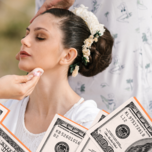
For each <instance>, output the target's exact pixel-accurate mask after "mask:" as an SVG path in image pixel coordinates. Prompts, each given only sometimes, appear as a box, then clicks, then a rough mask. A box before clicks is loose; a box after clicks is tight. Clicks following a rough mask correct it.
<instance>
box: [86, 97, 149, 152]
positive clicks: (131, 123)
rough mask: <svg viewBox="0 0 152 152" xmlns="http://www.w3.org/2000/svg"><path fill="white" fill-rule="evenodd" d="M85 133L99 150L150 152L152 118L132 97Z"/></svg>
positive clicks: (109, 151) (103, 151) (105, 151)
mask: <svg viewBox="0 0 152 152" xmlns="http://www.w3.org/2000/svg"><path fill="white" fill-rule="evenodd" d="M87 134H88V135H89V137H90V138H91V140H92V141H93V142H94V143H95V144H96V146H97V148H98V149H99V150H100V152H151V151H152V119H151V118H150V116H149V115H148V114H147V113H146V111H145V110H144V109H143V107H142V106H141V104H140V103H139V102H138V100H137V99H136V98H135V97H134V98H131V99H129V100H128V101H126V102H125V103H124V104H123V105H122V106H120V107H119V108H117V109H116V110H115V111H113V112H112V113H111V114H110V115H108V116H106V118H104V119H103V120H102V121H101V122H99V123H98V124H97V125H95V126H93V127H92V128H91V129H90V130H89V131H88V132H87Z"/></svg>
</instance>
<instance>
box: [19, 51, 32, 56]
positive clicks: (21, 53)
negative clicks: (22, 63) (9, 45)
mask: <svg viewBox="0 0 152 152" xmlns="http://www.w3.org/2000/svg"><path fill="white" fill-rule="evenodd" d="M20 55H21V56H23V55H26V56H31V55H30V54H28V53H27V52H26V51H20Z"/></svg>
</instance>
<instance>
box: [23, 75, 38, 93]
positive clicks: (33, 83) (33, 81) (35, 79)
mask: <svg viewBox="0 0 152 152" xmlns="http://www.w3.org/2000/svg"><path fill="white" fill-rule="evenodd" d="M39 79H40V75H39V76H34V77H33V78H32V79H31V80H30V81H28V82H26V83H23V84H21V85H22V87H23V88H24V89H25V90H26V91H25V92H27V91H28V90H30V89H31V88H32V87H34V88H35V86H36V84H37V83H38V81H39Z"/></svg>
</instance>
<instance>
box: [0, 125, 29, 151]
mask: <svg viewBox="0 0 152 152" xmlns="http://www.w3.org/2000/svg"><path fill="white" fill-rule="evenodd" d="M0 152H31V151H30V150H29V149H28V148H27V147H26V146H25V145H23V144H22V143H21V142H20V141H19V140H18V139H17V138H16V137H15V136H14V135H13V134H12V133H11V132H10V131H9V130H8V129H7V128H6V127H5V126H3V124H0Z"/></svg>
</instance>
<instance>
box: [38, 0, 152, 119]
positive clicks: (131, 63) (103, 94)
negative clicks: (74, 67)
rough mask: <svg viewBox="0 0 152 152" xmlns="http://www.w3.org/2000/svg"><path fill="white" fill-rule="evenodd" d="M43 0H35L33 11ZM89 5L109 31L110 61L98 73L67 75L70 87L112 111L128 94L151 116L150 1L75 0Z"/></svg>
mask: <svg viewBox="0 0 152 152" xmlns="http://www.w3.org/2000/svg"><path fill="white" fill-rule="evenodd" d="M44 1H45V0H36V11H38V9H39V8H40V6H41V5H42V4H43V2H44ZM80 4H84V5H85V6H87V7H89V10H90V11H92V12H93V13H94V14H95V15H96V16H97V17H98V19H99V21H100V23H101V24H104V25H105V26H106V27H107V28H108V29H109V30H110V32H111V33H112V35H113V37H114V39H115V43H114V47H113V60H112V63H111V64H110V66H109V67H108V68H107V69H106V70H105V71H104V72H101V73H100V74H98V75H96V76H94V77H91V78H87V77H84V76H81V75H80V74H79V75H78V76H77V77H75V78H72V77H70V78H69V82H70V85H71V87H72V88H73V89H74V90H75V91H76V92H77V93H78V94H79V95H80V96H83V97H84V98H85V99H93V100H95V101H96V102H97V104H98V107H99V108H100V109H104V110H106V111H108V112H112V111H113V110H114V109H116V108H117V107H118V106H120V105H121V104H122V103H123V102H124V101H126V100H127V99H129V98H130V97H132V96H135V97H137V99H138V100H139V101H140V102H141V104H142V105H143V107H144V108H145V109H146V111H147V112H148V113H149V115H150V116H151V117H152V9H151V6H152V0H76V1H75V3H74V5H73V6H72V7H71V9H72V8H73V7H77V6H79V5H80Z"/></svg>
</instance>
